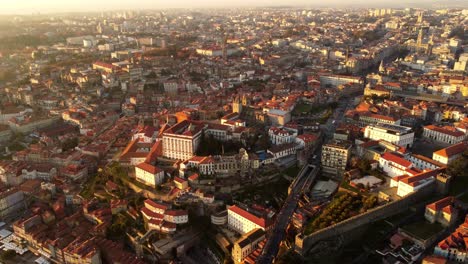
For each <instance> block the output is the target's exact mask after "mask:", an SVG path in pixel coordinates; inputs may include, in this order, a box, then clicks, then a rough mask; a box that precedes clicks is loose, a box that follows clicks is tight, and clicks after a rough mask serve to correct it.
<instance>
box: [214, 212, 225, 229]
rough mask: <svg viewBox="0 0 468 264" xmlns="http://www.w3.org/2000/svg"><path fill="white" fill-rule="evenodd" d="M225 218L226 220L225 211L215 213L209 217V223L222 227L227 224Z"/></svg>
mask: <svg viewBox="0 0 468 264" xmlns="http://www.w3.org/2000/svg"><path fill="white" fill-rule="evenodd" d="M227 218H228V212H227V211H226V210H225V211H221V212H217V213H214V214H212V215H211V223H212V224H213V225H217V226H222V225H225V224H226V223H227Z"/></svg>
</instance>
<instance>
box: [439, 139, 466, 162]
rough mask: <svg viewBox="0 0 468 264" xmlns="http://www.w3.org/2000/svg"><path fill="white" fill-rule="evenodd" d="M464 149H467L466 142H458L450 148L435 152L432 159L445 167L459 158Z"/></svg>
mask: <svg viewBox="0 0 468 264" xmlns="http://www.w3.org/2000/svg"><path fill="white" fill-rule="evenodd" d="M466 149H468V142H467V141H465V142H460V143H458V144H455V145H452V146H450V147H446V148H443V149H441V150H437V151H435V152H434V153H432V159H433V160H435V161H438V162H440V163H442V164H445V165H447V164H449V163H450V162H452V161H454V160H456V159H457V158H458V157H460V156H461V155H462V154H463V152H464V151H465V150H466Z"/></svg>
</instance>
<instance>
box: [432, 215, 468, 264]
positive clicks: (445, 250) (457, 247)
mask: <svg viewBox="0 0 468 264" xmlns="http://www.w3.org/2000/svg"><path fill="white" fill-rule="evenodd" d="M467 249H468V216H466V217H465V222H463V223H462V224H461V225H460V226H459V227H458V228H457V229H456V230H455V232H453V233H452V234H450V235H449V236H448V237H447V238H445V239H444V240H442V241H440V242H439V243H438V244H437V246H435V248H434V255H436V256H441V257H444V258H445V259H447V260H449V261H454V262H458V263H466V262H467V261H468V251H467Z"/></svg>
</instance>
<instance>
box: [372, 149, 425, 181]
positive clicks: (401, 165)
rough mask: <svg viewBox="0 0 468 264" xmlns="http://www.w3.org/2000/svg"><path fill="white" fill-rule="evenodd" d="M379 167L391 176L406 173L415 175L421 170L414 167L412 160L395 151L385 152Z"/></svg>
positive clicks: (380, 159)
mask: <svg viewBox="0 0 468 264" xmlns="http://www.w3.org/2000/svg"><path fill="white" fill-rule="evenodd" d="M379 167H380V168H381V169H382V170H383V171H384V172H385V173H386V174H387V175H388V176H390V177H395V176H400V175H404V174H408V175H415V174H417V173H419V172H420V171H419V170H417V169H415V168H414V165H413V164H412V163H411V162H410V161H408V160H406V159H405V158H404V157H403V156H402V155H399V154H397V153H395V152H393V153H391V152H385V153H384V154H383V155H381V156H380V158H379Z"/></svg>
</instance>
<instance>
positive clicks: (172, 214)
mask: <svg viewBox="0 0 468 264" xmlns="http://www.w3.org/2000/svg"><path fill="white" fill-rule="evenodd" d="M164 221H167V222H169V223H174V224H178V225H179V224H185V223H188V212H187V211H186V210H167V211H166V212H164Z"/></svg>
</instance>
